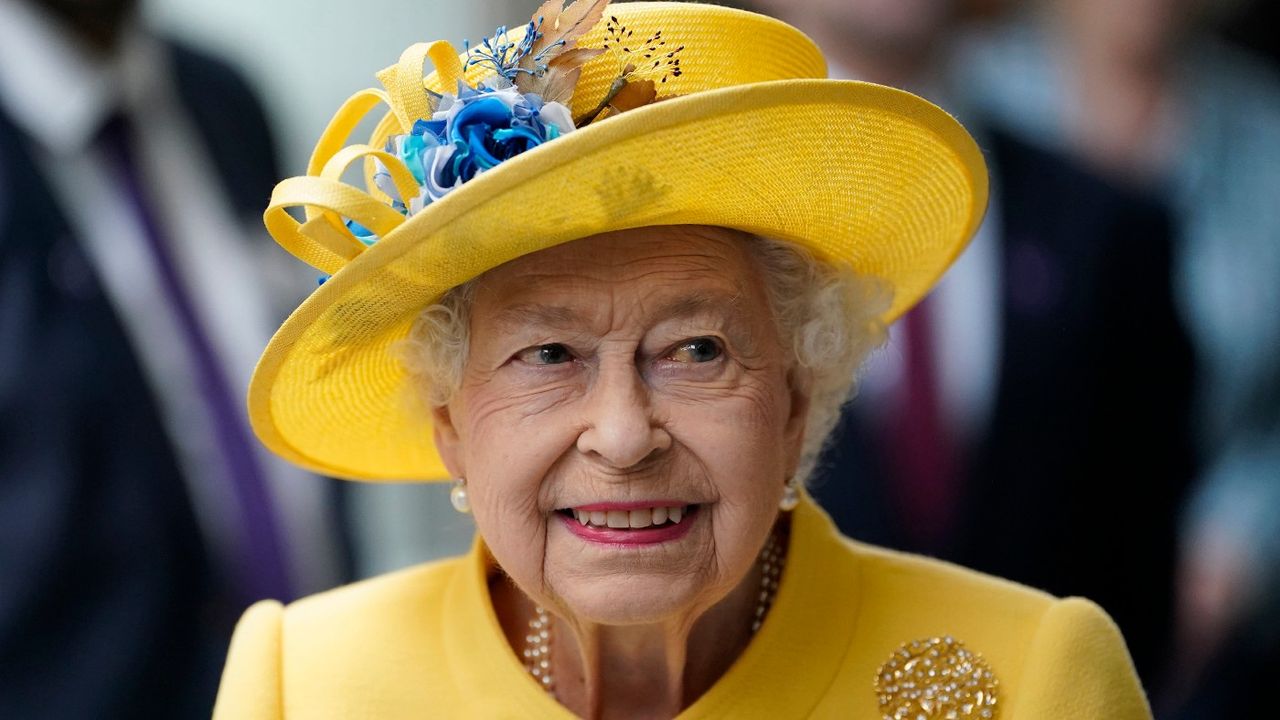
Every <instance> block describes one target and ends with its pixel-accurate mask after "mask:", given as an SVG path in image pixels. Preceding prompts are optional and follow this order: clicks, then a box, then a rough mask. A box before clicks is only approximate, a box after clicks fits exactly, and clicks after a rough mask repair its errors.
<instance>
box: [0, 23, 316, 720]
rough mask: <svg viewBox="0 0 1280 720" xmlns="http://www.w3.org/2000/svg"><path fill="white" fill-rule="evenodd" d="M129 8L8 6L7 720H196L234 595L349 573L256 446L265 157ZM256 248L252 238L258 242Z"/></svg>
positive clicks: (3, 705) (303, 503)
mask: <svg viewBox="0 0 1280 720" xmlns="http://www.w3.org/2000/svg"><path fill="white" fill-rule="evenodd" d="M135 6H136V3H135V2H133V1H132V0H98V1H91V0H79V1H75V0H44V1H37V0H25V1H24V0H0V578H3V582H2V583H0V717H4V718H36V717H38V718H125V717H127V718H152V717H155V718H158V717H165V718H186V717H190V718H196V717H208V714H209V710H210V708H211V706H212V701H213V696H214V692H215V688H216V684H217V678H218V672H219V668H220V666H221V661H222V658H223V656H224V653H225V651H226V647H227V642H228V639H229V637H230V630H231V627H232V625H233V622H234V619H235V618H236V616H237V615H238V614H239V612H240V611H241V610H243V608H244V607H245V606H246V605H247V604H248V601H249V600H250V599H257V598H260V597H264V596H266V597H279V598H290V597H294V596H296V595H298V594H300V593H303V592H310V591H314V590H316V589H320V588H322V587H327V586H329V585H332V584H334V583H336V582H338V581H339V580H340V579H341V567H340V565H341V563H340V562H339V561H338V560H337V559H338V558H340V557H341V553H339V552H336V551H335V549H334V548H333V546H332V541H331V540H329V538H333V537H335V536H336V534H335V533H333V532H332V531H331V528H328V527H326V525H327V518H328V517H329V510H328V506H327V502H328V501H327V498H326V490H325V486H323V485H322V484H321V483H317V482H316V481H315V480H314V479H311V478H304V477H303V474H302V473H300V472H299V471H296V470H294V469H291V468H289V467H288V466H287V465H285V464H284V463H280V462H276V461H274V460H272V459H269V456H268V455H267V454H266V453H263V452H261V451H259V450H258V449H257V448H256V447H255V446H254V444H252V443H251V442H250V437H251V436H250V433H249V429H248V427H247V423H245V422H244V420H243V410H242V408H243V403H244V400H243V398H244V392H245V387H246V386H247V381H248V375H249V373H250V370H251V368H252V364H253V362H254V360H255V358H256V351H257V348H258V347H259V346H260V345H261V344H262V342H263V341H264V340H265V338H266V337H267V336H268V335H269V332H270V329H271V328H272V327H274V323H275V322H278V320H279V315H280V313H278V312H275V311H273V310H272V307H271V305H272V300H271V298H269V297H268V296H267V295H266V293H264V292H263V290H262V288H263V287H264V285H269V284H270V282H269V279H267V278H261V277H260V275H259V263H258V261H257V259H256V258H255V257H254V256H253V255H252V253H251V251H250V250H249V249H248V247H247V245H246V244H245V243H244V242H243V240H244V239H245V237H246V235H245V229H246V227H248V225H247V223H252V224H253V225H255V226H257V225H258V222H259V220H258V216H259V212H260V208H261V207H262V204H263V202H264V201H265V199H266V198H267V197H269V195H270V192H271V187H272V184H273V182H274V178H275V177H276V176H277V174H278V172H277V168H276V166H275V162H274V159H275V155H274V151H275V148H274V147H273V144H272V140H271V137H270V134H269V132H268V128H267V124H266V120H265V118H264V117H263V113H262V110H261V108H260V106H259V105H258V102H257V100H256V99H255V97H254V95H253V93H252V92H250V90H249V88H248V87H247V86H246V84H245V83H244V81H243V80H242V79H241V77H240V76H239V75H238V74H237V73H236V72H235V71H233V70H232V69H231V68H229V67H228V66H226V65H224V64H222V63H221V62H219V61H217V60H214V59H212V58H209V57H205V56H203V55H201V54H199V53H197V52H195V51H193V50H191V49H188V48H184V47H179V46H177V45H174V44H171V43H168V42H166V41H164V40H162V39H159V38H157V37H155V36H153V35H151V34H149V33H148V32H147V31H146V30H144V29H143V28H142V27H140V23H139V21H138V20H137V18H136V7H135ZM259 234H260V231H259Z"/></svg>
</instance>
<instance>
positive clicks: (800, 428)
mask: <svg viewBox="0 0 1280 720" xmlns="http://www.w3.org/2000/svg"><path fill="white" fill-rule="evenodd" d="M787 390H788V393H789V397H790V400H791V411H790V413H788V415H787V424H786V426H785V427H784V428H783V435H782V438H783V447H785V448H786V450H787V477H791V476H792V475H794V474H795V473H796V470H797V469H798V468H799V467H800V451H801V450H802V449H803V448H804V431H805V427H806V426H807V425H808V422H809V405H810V402H811V401H812V394H813V377H812V374H811V373H810V372H809V371H808V370H806V369H805V368H802V367H793V368H792V369H791V370H790V371H789V372H787Z"/></svg>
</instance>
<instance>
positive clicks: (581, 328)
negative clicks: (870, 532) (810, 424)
mask: <svg viewBox="0 0 1280 720" xmlns="http://www.w3.org/2000/svg"><path fill="white" fill-rule="evenodd" d="M786 357H787V355H786V354H785V353H784V351H783V349H782V347H781V346H780V343H779V338H778V331H777V328H776V326H775V323H774V321H773V319H772V316H771V314H770V311H769V307H768V301H767V299H766V295H765V287H764V284H763V281H762V278H761V277H760V276H759V274H758V273H757V271H756V268H755V266H754V264H753V261H752V260H751V258H750V257H749V255H748V252H747V249H746V247H745V244H744V240H742V239H740V236H739V235H738V234H737V233H734V232H732V231H727V230H723V229H719V228H707V227H695V226H670V227H653V228H640V229H636V230H628V231H621V232H614V233H608V234H604V235H598V236H595V237H592V238H587V239H583V240H578V241H575V242H572V243H568V244H566V245H561V246H558V247H556V248H552V249H549V250H544V251H542V252H538V253H534V254H531V255H528V256H525V257H523V258H520V259H518V260H515V261H513V262H511V263H508V264H506V265H503V266H501V267H499V268H497V269H495V270H492V271H490V272H489V273H488V274H486V275H485V276H484V277H483V278H482V279H481V280H480V282H479V283H478V285H477V290H476V295H475V300H474V304H473V306H472V315H471V344H470V350H469V355H468V358H467V364H466V368H465V370H464V373H463V381H462V386H461V388H460V390H459V392H458V393H457V394H456V395H455V397H454V399H453V401H451V402H450V403H449V405H448V406H447V407H446V408H443V409H441V410H440V411H438V413H437V415H438V417H437V429H436V434H437V446H438V447H439V449H440V451H441V454H442V455H443V457H444V458H445V461H446V463H447V465H448V466H449V468H450V470H451V471H452V472H454V473H455V474H457V475H459V476H462V477H465V478H466V479H467V488H468V495H469V497H470V499H471V506H472V509H473V512H474V514H475V519H476V523H477V525H478V526H479V529H480V532H481V534H482V535H483V537H484V539H485V542H486V544H487V545H488V546H489V548H490V549H491V550H492V552H493V554H494V556H495V558H496V559H497V561H498V562H499V564H500V565H501V566H502V567H503V569H504V570H505V571H506V572H507V573H508V574H509V575H510V576H511V577H512V579H514V580H515V581H516V583H517V584H518V585H519V586H520V587H521V589H523V590H524V591H525V592H526V593H527V594H528V595H530V596H531V597H532V598H533V599H534V600H535V601H537V602H539V603H543V604H546V605H547V606H548V607H552V608H557V609H559V611H560V612H561V613H563V614H567V615H569V616H570V617H573V618H575V619H577V620H579V621H583V622H596V623H606V624H629V623H639V622H655V621H659V620H662V619H666V618H671V617H673V616H676V615H679V614H681V613H701V612H702V611H703V610H705V609H706V608H707V607H710V606H711V605H713V604H715V602H717V601H718V600H719V599H721V598H722V597H724V596H725V595H726V594H727V593H728V592H729V590H731V589H732V588H733V587H734V585H736V584H737V582H738V581H739V580H741V579H742V578H743V577H744V576H745V574H746V573H747V571H748V570H749V569H750V568H751V565H752V563H753V561H754V558H755V556H756V553H757V552H758V551H759V548H760V546H761V545H762V544H763V542H764V539H765V536H766V535H767V533H768V531H769V529H770V527H771V526H772V523H773V521H774V519H775V517H776V514H777V507H778V500H779V498H780V497H781V494H782V492H783V488H784V482H785V481H786V479H787V478H788V477H790V475H791V474H792V473H793V472H794V470H795V468H796V463H797V458H798V456H799V452H800V445H801V441H802V436H803V432H804V427H803V425H804V415H805V411H806V409H807V397H806V396H805V395H804V393H803V391H802V390H799V389H796V388H797V387H799V386H800V385H802V383H794V382H791V381H790V375H789V367H788V364H787V362H786ZM664 516H665V519H664ZM676 517H679V522H675V521H674V518H676ZM584 521H585V524H584ZM622 526H625V527H622Z"/></svg>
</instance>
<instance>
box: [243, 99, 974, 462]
mask: <svg viewBox="0 0 1280 720" xmlns="http://www.w3.org/2000/svg"><path fill="white" fill-rule="evenodd" d="M986 203H987V174H986V167H985V164H984V162H983V159H982V155H981V152H980V151H979V149H978V147H977V146H976V144H975V143H974V141H973V139H972V138H971V137H970V136H969V134H968V133H966V132H965V130H964V129H963V128H962V127H961V126H960V124H959V123H957V122H956V121H955V120H954V119H953V118H952V117H951V116H949V115H948V114H947V113H946V112H944V111H942V110H941V109H939V108H938V107H936V106H934V105H932V104H930V103H928V102H926V101H924V100H922V99H920V98H918V97H916V96H914V95H911V94H909V93H906V92H902V91H899V90H894V89H891V88H887V87H883V86H879V85H873V84H868V83H860V82H854V81H837V80H825V79H794V80H778V81H771V82H758V83H752V84H747V85H736V86H731V87H724V88H720V89H714V90H707V91H703V92H697V93H694V94H690V95H685V96H682V97H675V98H672V99H668V100H663V101H661V102H659V103H655V104H653V105H649V106H645V107H641V108H638V109H635V110H631V111H629V112H626V113H623V114H621V115H618V116H616V117H613V118H609V119H608V120H605V121H601V122H598V123H594V124H592V125H588V126H586V127H584V128H581V129H579V130H577V131H575V132H572V133H569V134H567V135H565V136H564V137H561V138H558V139H556V140H554V141H552V142H548V143H546V144H544V145H542V146H539V147H537V148H534V149H532V150H530V151H528V152H526V153H524V154H522V155H519V156H517V157H514V158H512V159H510V160H507V161H505V162H503V163H502V164H501V165H499V166H497V167H495V168H493V169H491V170H489V171H486V172H484V173H482V174H481V175H479V176H477V177H475V178H474V179H472V180H471V181H469V182H467V183H466V184H464V185H463V186H462V187H460V188H458V189H456V190H454V191H452V192H451V193H449V194H448V195H446V196H445V197H444V198H443V199H441V200H438V201H436V202H434V203H432V204H431V205H430V206H428V207H427V208H426V209H425V210H423V211H422V212H420V213H418V214H416V215H413V216H412V217H410V218H409V219H408V220H407V221H405V222H403V224H401V225H399V226H398V227H396V228H395V229H394V230H392V231H391V232H389V233H386V234H385V235H384V236H382V237H381V238H380V239H379V240H378V242H377V243H376V244H374V245H373V246H372V247H370V248H368V250H367V251H364V252H362V253H360V254H359V255H358V256H356V257H354V258H352V259H351V260H350V261H349V262H347V263H346V264H345V266H344V267H342V269H341V270H339V271H338V272H336V273H335V274H334V275H333V277H332V278H331V279H329V280H328V281H327V282H326V283H324V284H323V285H322V286H320V287H319V288H317V290H316V291H315V292H314V293H313V294H312V295H311V296H310V297H309V298H307V300H306V301H305V302H303V304H302V305H301V306H300V307H298V309H297V310H296V311H295V312H294V313H293V314H292V315H291V316H290V317H289V318H288V320H287V321H286V322H285V323H284V324H283V326H282V327H281V328H280V329H279V331H278V332H277V333H276V334H275V336H274V337H273V338H272V340H271V342H270V344H269V345H268V347H267V349H266V351H265V352H264V354H263V356H262V358H261V360H260V361H259V364H258V367H257V369H256V371H255V373H254V376H253V380H252V383H251V385H250V389H249V413H250V418H251V422H252V425H253V428H254V430H255V432H256V433H257V435H258V437H259V438H260V439H261V440H262V441H263V442H264V443H265V444H266V445H267V446H268V447H269V448H270V449H272V450H273V451H274V452H276V453H277V454H279V455H281V456H283V457H285V458H287V459H289V460H291V461H293V462H295V463H297V464H299V465H302V466H304V467H307V468H309V469H312V470H314V471H316V472H320V473H323V474H327V475H331V476H335V477H343V478H350V479H361V480H438V479H444V478H446V477H447V475H448V473H447V471H446V470H445V468H444V466H443V464H442V463H441V460H440V458H439V456H438V455H437V453H436V452H435V449H434V446H433V442H432V430H431V422H430V416H429V413H428V412H426V410H425V408H424V406H423V404H422V402H421V400H420V398H421V397H422V396H423V394H424V393H423V390H422V388H413V387H411V386H410V382H409V376H408V374H407V371H406V369H405V365H404V363H403V361H402V359H401V353H402V349H401V348H400V347H399V345H400V344H401V343H402V341H403V340H404V339H405V338H406V337H407V336H408V334H409V331H410V329H411V327H412V326H413V323H414V321H415V319H416V317H417V316H418V314H419V313H420V311H421V310H422V309H423V308H424V307H426V306H427V305H429V304H431V303H432V302H434V301H436V300H438V299H439V298H440V297H441V296H442V295H443V294H444V293H445V292H446V291H447V290H449V289H450V288H452V287H455V286H457V285H459V284H462V283H464V282H466V281H468V280H470V279H473V278H475V277H477V276H479V275H480V274H482V273H484V272H485V271H487V270H490V269H492V268H494V267H497V266H498V265H501V264H503V263H506V262H508V261H511V260H513V259H515V258H518V257H521V256H523V255H527V254H529V253H532V252H537V251H539V250H542V249H545V248H549V247H553V246H555V245H558V244H561V243H564V242H568V241H572V240H575V239H579V238H583V237H587V236H591V235H595V234H598V233H602V232H607V231H610V230H619V229H626V228H636V227H645V226H658V225H679V224H697V225H713V226H722V227H728V228H736V229H739V230H743V231H746V232H748V233H754V234H758V235H761V236H764V237H769V238H774V239H778V240H784V241H790V242H794V243H797V244H800V245H802V246H804V247H806V248H809V249H811V250H813V251H814V252H815V253H817V254H818V255H819V256H821V257H823V258H825V259H828V260H831V261H838V262H845V263H848V264H849V265H850V266H852V268H853V269H854V270H855V271H856V272H858V273H861V274H865V275H870V276H874V277H877V278H880V279H881V280H883V281H885V282H886V283H887V284H888V285H890V286H891V287H892V289H893V293H894V295H893V301H892V304H891V306H890V307H889V309H888V310H887V311H886V312H885V314H884V315H883V317H882V320H883V321H884V322H885V323H891V322H892V321H893V320H894V319H896V318H897V317H899V316H900V315H901V314H902V313H904V312H905V311H906V310H907V309H909V308H910V307H911V306H913V305H914V304H915V303H916V302H918V301H919V300H920V299H921V298H922V297H923V296H924V295H925V294H926V293H927V292H928V291H929V289H930V288H931V287H932V286H933V284H934V283H935V282H936V281H937V279H938V278H939V277H940V276H941V275H942V273H943V272H944V271H945V270H946V268H947V267H948V266H949V265H950V263H951V262H952V261H953V260H954V259H955V258H956V257H957V255H958V254H959V253H960V252H961V250H962V249H963V248H964V246H965V244H966V243H967V241H968V239H969V238H970V237H971V236H972V235H973V233H974V231H975V230H976V228H977V226H978V224H979V222H980V221H981V218H982V215H983V213H984V211H985V208H986Z"/></svg>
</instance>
